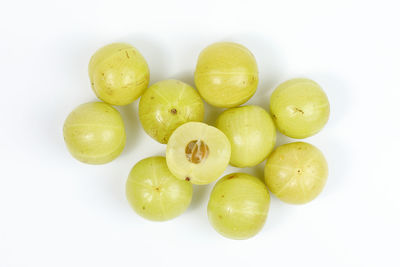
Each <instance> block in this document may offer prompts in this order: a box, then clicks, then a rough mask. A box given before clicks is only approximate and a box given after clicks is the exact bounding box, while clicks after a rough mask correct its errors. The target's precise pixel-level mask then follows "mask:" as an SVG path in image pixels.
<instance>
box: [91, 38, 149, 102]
mask: <svg viewBox="0 0 400 267" xmlns="http://www.w3.org/2000/svg"><path fill="white" fill-rule="evenodd" d="M149 77H150V74H149V68H148V66H147V62H146V60H145V59H144V58H143V56H142V55H141V54H140V52H139V51H138V50H137V49H136V48H134V47H133V46H131V45H129V44H124V43H114V44H110V45H106V46H104V47H102V48H100V49H99V50H97V51H96V53H95V54H94V55H93V56H92V58H91V59H90V62H89V78H90V82H91V84H92V89H93V91H94V92H95V94H96V96H97V97H98V98H100V99H101V100H103V101H104V102H106V103H108V104H111V105H127V104H130V103H132V102H133V101H135V100H136V99H137V98H139V96H141V95H142V94H143V92H144V90H145V89H146V88H147V86H148V84H149Z"/></svg>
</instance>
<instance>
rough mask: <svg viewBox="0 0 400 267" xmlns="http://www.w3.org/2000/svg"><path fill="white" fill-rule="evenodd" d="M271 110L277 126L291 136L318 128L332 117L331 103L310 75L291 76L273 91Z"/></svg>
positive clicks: (304, 136)
mask: <svg viewBox="0 0 400 267" xmlns="http://www.w3.org/2000/svg"><path fill="white" fill-rule="evenodd" d="M270 110H271V114H272V117H273V119H274V121H275V123H276V126H277V128H278V130H279V131H280V132H281V133H283V134H284V135H287V136H289V137H292V138H298V139H299V138H306V137H309V136H312V135H314V134H316V133H317V132H319V131H320V130H321V129H322V128H323V127H324V125H325V124H326V123H327V121H328V119H329V113H330V106H329V101H328V98H327V96H326V94H325V92H324V91H323V90H322V88H321V87H320V86H319V85H318V84H317V83H316V82H314V81H312V80H309V79H292V80H289V81H286V82H284V83H282V84H280V85H279V86H278V87H277V88H276V89H275V90H274V92H273V93H272V95H271V99H270Z"/></svg>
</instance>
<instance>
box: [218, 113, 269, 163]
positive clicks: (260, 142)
mask: <svg viewBox="0 0 400 267" xmlns="http://www.w3.org/2000/svg"><path fill="white" fill-rule="evenodd" d="M216 126H217V128H218V129H220V130H221V131H222V132H223V133H224V134H225V135H226V136H227V137H228V139H229V141H230V143H231V148H232V154H231V160H230V164H231V165H233V166H236V167H240V168H244V167H252V166H255V165H257V164H259V163H260V162H262V161H263V160H265V158H266V157H267V156H268V155H269V153H271V151H272V149H273V148H274V146H275V141H276V130H275V125H274V122H273V121H272V119H271V116H270V115H269V114H268V112H266V111H265V110H264V109H262V108H261V107H259V106H243V107H237V108H232V109H228V110H226V111H224V112H223V113H222V114H221V115H220V116H219V117H218V119H217V123H216Z"/></svg>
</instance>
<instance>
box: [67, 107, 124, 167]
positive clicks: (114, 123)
mask: <svg viewBox="0 0 400 267" xmlns="http://www.w3.org/2000/svg"><path fill="white" fill-rule="evenodd" d="M63 133H64V141H65V143H66V145H67V147H68V150H69V152H70V153H71V154H72V156H73V157H74V158H76V159H77V160H79V161H81V162H84V163H89V164H104V163H107V162H110V161H112V160H113V159H115V158H116V157H118V156H119V154H121V152H122V150H123V149H124V146H125V141H126V135H125V127H124V122H123V120H122V117H121V115H120V114H119V112H118V111H117V110H116V109H115V108H113V107H112V106H110V105H108V104H106V103H103V102H89V103H86V104H82V105H80V106H78V107H77V108H75V109H74V110H73V111H72V112H71V113H70V114H69V115H68V117H67V119H66V120H65V122H64V128H63Z"/></svg>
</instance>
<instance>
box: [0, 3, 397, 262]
mask: <svg viewBox="0 0 400 267" xmlns="http://www.w3.org/2000/svg"><path fill="white" fill-rule="evenodd" d="M399 10H400V7H399V5H398V1H396V0H393V1H367V0H364V1H349V0H348V1H345V0H340V1H339V0H335V1H318V0H314V1H312V0H308V1H295V0H294V1H288V0H285V1H251V0H246V1H236V0H224V1H215V0H207V1H206V0H203V1H188V0H187V1H183V0H182V1H177V0H168V1H161V0H160V1H145V0H142V1H135V0H129V1H120V0H118V1H117V0H114V1H100V0H97V1H78V0H74V1H72V0H70V1H50V0H48V1H45V0H36V1H28V0H25V1H4V2H2V4H1V9H0V81H1V82H0V90H1V91H0V92H1V94H0V95H1V104H0V125H1V130H0V266H1V267H9V266H30V267H36V266H40V267H47V266H52V267H54V266H61V267H62V266H68V267H71V266H98V267H100V266H165V265H171V266H363V267H365V266H400V261H399V258H398V257H399V256H398V252H399V239H400V230H399V226H400V201H399V194H400V171H399V170H400V156H399V149H400V144H399V130H400V127H399V123H400V118H399V117H400V116H399V115H400V107H399V103H400V86H399V84H400V80H399V77H400V63H399V62H400V39H399V26H400V16H399ZM224 40H226V41H236V42H239V43H242V44H244V45H245V46H247V47H248V48H249V49H250V50H251V51H252V52H253V53H254V55H255V56H256V58H257V61H258V66H259V72H260V84H259V88H258V91H257V93H256V95H255V96H254V97H253V98H252V99H251V100H250V101H249V102H248V103H253V104H259V105H261V106H262V107H264V108H267V109H268V99H269V95H270V94H271V92H272V90H273V89H274V87H276V86H277V85H278V84H279V83H280V82H282V81H284V80H286V79H289V78H293V77H299V76H300V77H309V78H312V79H314V80H316V81H317V82H318V83H320V84H321V85H322V86H323V88H324V89H325V91H326V93H327V94H328V97H329V100H330V103H331V117H330V120H329V123H328V124H327V126H326V127H325V128H324V129H323V130H322V132H320V133H319V134H317V135H315V136H313V137H311V138H308V139H307V141H308V142H310V143H312V144H314V145H316V146H317V147H319V148H320V149H321V150H322V151H323V152H324V154H325V156H326V158H327V160H328V162H329V167H330V176H329V178H328V183H327V185H326V188H325V190H324V191H323V193H322V194H321V195H320V196H319V197H318V198H317V199H316V200H315V201H313V202H312V203H310V204H307V205H303V206H293V205H288V204H284V203H282V202H280V201H278V200H277V199H276V198H275V197H273V198H272V203H271V209H270V213H269V217H268V220H267V223H266V225H265V227H264V228H263V230H262V231H261V232H260V233H259V234H258V235H257V236H255V237H254V238H252V239H249V240H245V241H234V240H229V239H226V238H223V237H222V236H220V235H219V234H218V233H217V232H215V231H214V229H213V228H212V227H211V226H210V224H209V223H208V219H207V215H206V206H207V201H208V196H209V192H210V190H211V188H212V185H209V186H202V187H200V186H196V187H195V189H194V197H193V202H192V204H191V206H190V208H189V209H188V211H187V212H186V213H185V214H183V215H182V216H180V217H178V218H176V219H174V220H172V221H168V222H164V223H154V222H149V221H146V220H144V219H142V218H141V217H139V216H138V215H136V214H135V213H134V212H133V211H132V210H131V208H130V207H129V205H128V203H127V201H126V199H125V195H124V190H125V188H124V185H125V181H126V178H127V175H128V173H129V171H130V169H131V167H132V166H133V165H134V164H135V163H136V162H137V161H139V160H140V159H143V158H145V157H148V156H153V155H163V154H164V151H165V146H164V145H160V144H158V143H156V142H155V141H153V140H152V139H151V138H150V137H148V136H147V135H146V134H145V133H144V131H143V130H142V129H141V126H140V122H139V120H138V115H137V104H138V102H135V103H134V104H133V105H130V106H126V107H120V108H118V109H119V110H120V111H121V113H122V115H123V118H124V120H125V123H126V129H127V135H128V141H127V144H126V147H125V150H124V152H123V153H122V155H121V156H120V157H119V158H117V159H116V160H115V161H113V162H111V163H109V164H106V165H102V166H91V165H85V164H82V163H80V162H78V161H76V160H75V159H73V158H72V157H71V156H70V154H69V153H68V151H67V149H66V147H65V145H64V141H63V136H62V126H63V122H64V119H65V118H66V116H67V115H68V114H69V112H70V111H71V110H72V109H74V108H75V107H76V106H77V105H79V104H81V103H84V102H88V101H93V100H96V98H95V96H94V94H93V92H92V91H91V89H90V86H89V80H88V75H87V65H88V62H89V59H90V56H91V55H92V54H93V53H94V52H95V51H96V49H98V48H99V47H101V46H103V45H105V44H107V43H110V42H116V41H123V42H129V43H131V44H132V45H134V46H135V47H137V48H138V49H139V50H140V51H141V52H142V54H143V55H144V57H145V58H146V59H147V61H148V63H149V67H150V70H151V83H154V82H156V81H159V80H162V79H166V78H176V79H181V80H183V81H185V82H188V83H190V84H193V75H192V74H193V72H194V68H195V65H196V60H197V56H198V54H199V52H200V51H201V50H202V49H203V48H204V47H205V46H207V45H208V44H210V43H213V42H216V41H224ZM220 112H221V111H220V110H219V109H215V108H210V107H208V112H207V116H206V117H207V118H206V121H207V122H208V123H211V124H212V123H213V121H214V120H215V118H216V116H217V115H218V114H219V113H220ZM278 137H279V141H278V143H279V144H282V143H286V142H288V141H290V140H289V139H288V138H285V137H283V136H281V135H280V136H278ZM263 165H264V163H263V164H261V165H260V166H257V167H256V168H254V169H244V170H243V171H244V172H248V173H252V174H254V175H257V176H259V177H260V178H261V177H262V169H263ZM236 170H237V169H235V168H232V167H229V169H228V170H227V173H229V172H232V171H236Z"/></svg>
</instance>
